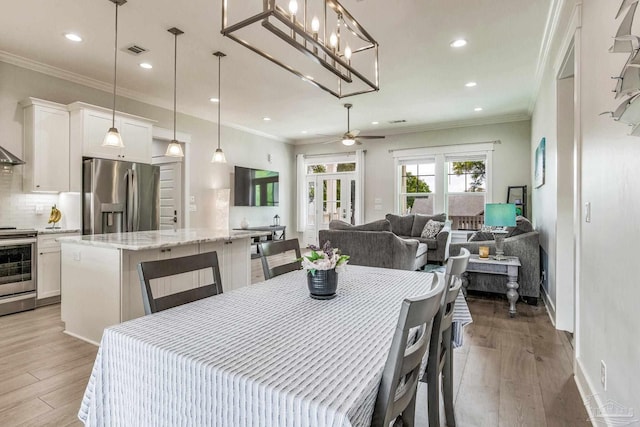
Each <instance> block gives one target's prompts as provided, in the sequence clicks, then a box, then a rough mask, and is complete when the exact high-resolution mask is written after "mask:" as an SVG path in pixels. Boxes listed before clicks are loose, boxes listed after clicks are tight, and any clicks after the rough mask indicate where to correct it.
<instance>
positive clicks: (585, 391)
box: [573, 357, 613, 427]
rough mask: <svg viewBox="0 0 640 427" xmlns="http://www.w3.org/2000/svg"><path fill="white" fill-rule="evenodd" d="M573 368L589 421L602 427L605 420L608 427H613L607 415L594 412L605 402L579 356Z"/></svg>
mask: <svg viewBox="0 0 640 427" xmlns="http://www.w3.org/2000/svg"><path fill="white" fill-rule="evenodd" d="M573 370H574V376H573V378H574V380H575V382H576V385H577V386H578V393H580V397H581V398H582V402H583V403H584V407H585V409H586V410H587V415H589V419H588V420H587V421H591V425H592V426H593V427H602V423H603V422H604V423H605V425H606V426H607V427H613V424H612V423H611V422H610V420H609V419H608V418H607V416H606V415H603V414H598V413H596V412H594V411H596V410H597V409H598V408H602V407H603V406H604V402H603V401H602V396H600V395H598V394H597V393H596V392H595V388H594V387H593V383H592V382H591V381H589V377H588V376H587V373H586V371H585V369H584V366H583V365H582V361H581V360H580V358H579V357H576V358H575V363H574V368H573Z"/></svg>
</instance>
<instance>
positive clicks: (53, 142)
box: [20, 98, 69, 192]
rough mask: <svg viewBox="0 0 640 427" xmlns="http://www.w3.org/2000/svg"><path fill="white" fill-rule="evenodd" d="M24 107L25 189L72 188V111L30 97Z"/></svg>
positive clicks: (23, 103)
mask: <svg viewBox="0 0 640 427" xmlns="http://www.w3.org/2000/svg"><path fill="white" fill-rule="evenodd" d="M20 104H21V105H22V106H23V108H24V128H23V129H24V132H23V136H24V160H25V162H26V163H25V165H24V174H23V189H24V191H43V192H45V191H46V192H63V191H64V192H66V191H69V111H67V107H66V106H64V105H61V104H56V103H54V102H49V101H44V100H41V99H36V98H28V99H26V100H24V101H22V102H21V103H20Z"/></svg>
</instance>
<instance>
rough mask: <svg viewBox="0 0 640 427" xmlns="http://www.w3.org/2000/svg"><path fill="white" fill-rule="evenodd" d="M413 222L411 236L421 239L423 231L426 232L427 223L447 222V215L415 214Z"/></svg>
mask: <svg viewBox="0 0 640 427" xmlns="http://www.w3.org/2000/svg"><path fill="white" fill-rule="evenodd" d="M414 217H415V218H414V220H413V227H412V228H411V236H413V237H419V236H420V235H421V234H422V230H424V226H425V225H427V222H428V221H429V220H430V219H432V220H434V221H440V222H445V221H446V220H447V215H445V214H444V213H441V214H436V215H422V214H415V215H414Z"/></svg>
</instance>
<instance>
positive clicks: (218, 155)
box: [211, 51, 227, 163]
mask: <svg viewBox="0 0 640 427" xmlns="http://www.w3.org/2000/svg"><path fill="white" fill-rule="evenodd" d="M213 54H214V55H215V56H217V57H218V148H216V151H215V153H213V158H212V159H211V162H212V163H227V159H226V157H225V156H224V152H223V151H222V148H220V104H221V103H222V99H221V98H220V81H221V80H222V79H221V78H220V63H221V60H222V58H223V57H225V56H227V55H225V54H224V53H222V52H219V51H218V52H214V53H213Z"/></svg>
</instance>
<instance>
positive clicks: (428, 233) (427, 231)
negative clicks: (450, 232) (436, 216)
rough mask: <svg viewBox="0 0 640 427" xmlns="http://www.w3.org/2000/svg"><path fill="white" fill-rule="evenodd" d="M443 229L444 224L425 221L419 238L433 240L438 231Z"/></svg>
mask: <svg viewBox="0 0 640 427" xmlns="http://www.w3.org/2000/svg"><path fill="white" fill-rule="evenodd" d="M443 227H444V222H441V221H434V220H432V219H430V220H429V221H427V224H426V225H425V226H424V230H422V233H421V234H420V237H422V238H423V239H435V238H436V236H437V235H438V233H439V232H440V230H442V228H443Z"/></svg>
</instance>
